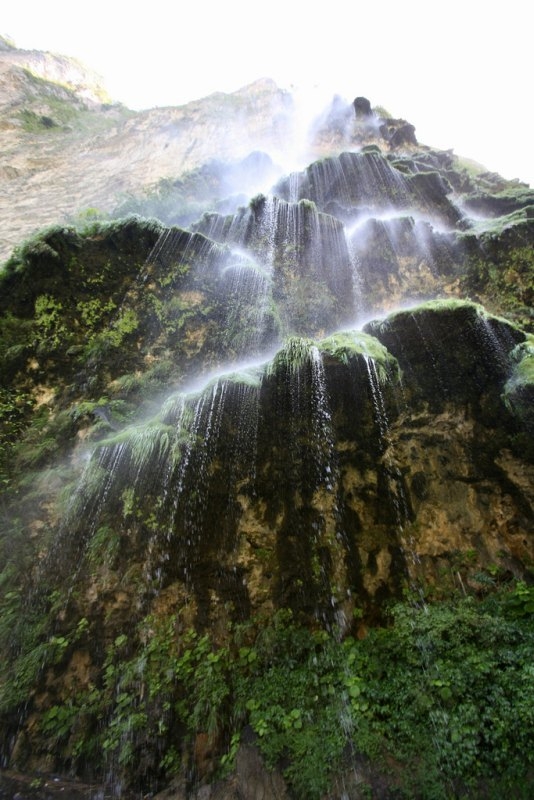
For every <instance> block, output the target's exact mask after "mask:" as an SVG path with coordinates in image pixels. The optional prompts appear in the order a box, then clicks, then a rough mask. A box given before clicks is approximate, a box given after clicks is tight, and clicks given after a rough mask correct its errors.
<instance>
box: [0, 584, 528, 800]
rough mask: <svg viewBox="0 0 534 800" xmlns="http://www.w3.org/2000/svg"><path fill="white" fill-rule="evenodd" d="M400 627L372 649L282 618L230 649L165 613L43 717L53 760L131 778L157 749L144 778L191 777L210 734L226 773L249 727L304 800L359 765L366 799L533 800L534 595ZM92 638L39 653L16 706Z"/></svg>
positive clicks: (59, 641)
mask: <svg viewBox="0 0 534 800" xmlns="http://www.w3.org/2000/svg"><path fill="white" fill-rule="evenodd" d="M13 608H15V607H14V606H13ZM13 613H16V611H15V612H13ZM390 620H391V623H390V625H389V627H386V628H379V629H373V630H371V631H370V632H369V633H368V635H367V637H366V638H364V639H362V640H358V639H354V638H351V637H348V638H346V639H345V640H343V641H339V640H338V638H337V637H336V635H335V632H333V634H328V633H326V632H325V631H322V630H309V629H308V628H305V627H302V626H301V625H299V624H298V622H297V621H296V620H295V619H294V618H293V616H292V614H291V612H289V611H286V610H280V611H279V612H277V613H276V614H275V615H274V616H273V617H272V618H271V619H270V620H266V619H255V620H251V621H249V622H248V623H244V624H242V625H238V626H235V627H234V628H233V629H232V630H231V631H230V632H229V635H227V637H226V639H225V643H224V644H218V645H217V644H216V643H215V641H214V640H213V639H212V637H211V636H210V635H209V634H203V635H201V634H199V633H196V632H195V631H194V630H188V631H187V632H185V633H183V632H181V631H182V629H183V625H182V622H181V620H180V616H179V615H174V614H171V615H167V616H165V615H158V616H157V617H156V616H152V615H150V616H147V617H145V618H143V619H142V620H140V622H139V623H138V625H137V626H136V627H135V626H133V627H130V629H129V630H128V632H127V633H126V632H124V633H120V634H118V635H117V636H116V637H115V639H114V641H113V642H112V643H111V644H110V645H109V646H108V648H107V651H106V654H105V658H104V660H103V662H102V666H101V668H100V670H99V672H98V677H97V678H94V679H93V680H92V681H91V682H90V683H89V684H87V685H85V686H83V685H80V686H78V688H77V689H76V691H74V692H72V693H71V694H70V695H69V697H68V698H63V699H61V700H59V702H57V703H56V704H53V705H50V706H49V707H48V708H47V709H46V710H44V713H42V714H41V717H40V727H41V730H42V732H43V733H44V734H46V736H47V739H48V742H49V744H48V747H49V748H50V750H51V751H53V752H56V753H65V754H67V753H68V754H69V756H68V757H69V758H73V759H74V763H80V764H81V763H84V762H85V761H86V760H87V759H91V758H92V757H94V756H95V754H96V753H103V754H104V756H105V760H107V761H112V762H113V763H114V764H115V765H117V767H118V769H119V771H123V772H124V773H125V774H129V775H130V776H131V775H132V774H136V769H137V767H138V766H139V762H140V759H141V753H143V756H142V759H141V760H142V762H143V769H144V771H145V774H144V775H142V774H141V773H140V770H137V773H138V774H137V775H136V779H137V780H139V781H140V782H141V784H140V785H142V786H144V787H145V788H146V787H147V785H152V786H154V785H157V781H158V780H161V779H166V780H168V779H169V778H170V777H171V776H172V775H173V774H176V773H178V772H180V770H181V769H183V764H184V761H183V759H184V758H187V757H189V758H190V757H192V750H193V745H194V742H195V740H196V738H197V737H198V736H199V735H200V736H204V737H207V739H208V740H209V741H210V742H211V746H212V748H213V749H214V751H215V752H216V753H217V756H216V759H215V763H214V765H213V768H214V769H216V770H217V771H218V774H219V775H222V774H224V773H225V772H226V771H227V770H228V769H229V768H231V766H232V758H233V756H234V755H235V753H236V751H237V747H238V745H239V740H240V736H241V732H242V730H243V728H244V726H245V725H247V724H248V725H249V726H250V727H251V729H252V730H253V731H254V734H255V737H256V743H257V746H258V747H259V749H260V751H261V753H262V754H263V756H264V759H265V762H266V764H267V765H268V767H269V768H271V769H272V768H278V769H281V770H282V771H283V773H284V776H285V778H286V780H287V782H288V784H289V785H290V787H291V790H292V793H293V795H294V796H295V797H296V798H299V799H301V800H314V799H318V798H320V797H321V796H323V795H324V793H325V792H326V791H327V790H328V787H329V786H330V784H331V781H332V780H333V778H334V775H336V773H337V774H343V770H344V769H347V770H348V771H349V772H350V770H351V763H352V759H354V762H357V763H359V764H360V771H361V776H360V777H361V781H362V786H361V787H360V788H361V791H362V794H361V795H358V796H361V797H364V796H367V795H366V794H365V792H366V791H367V792H369V793H370V795H371V796H372V791H373V787H374V785H375V784H376V785H379V784H380V785H382V786H384V784H385V785H388V786H389V787H390V789H391V791H395V793H396V794H395V796H396V797H399V798H407V799H408V798H410V799H411V798H420V799H421V800H426V799H428V800H441V799H442V800H449V799H450V798H458V797H462V798H470V797H472V798H495V800H496V799H497V798H498V797H500V796H502V793H503V792H505V793H508V794H513V796H514V797H518V798H521V797H523V798H525V800H526V798H527V797H528V796H529V795H528V791H529V789H528V787H529V786H531V781H532V775H533V770H534V755H533V753H534V709H533V707H532V702H531V698H532V692H533V691H534V670H533V668H532V659H533V656H534V593H533V590H532V588H530V587H527V586H526V585H525V584H524V583H517V584H516V585H514V586H510V587H506V588H505V589H501V590H500V591H499V592H497V593H492V594H490V595H488V596H487V597H486V598H485V599H484V600H482V601H480V600H479V601H477V600H475V599H473V598H469V597H468V598H465V597H464V598H462V599H456V600H452V601H449V602H442V603H436V604H430V605H423V606H414V605H412V604H410V603H403V604H400V605H397V606H395V607H394V608H392V609H391V611H390ZM36 632H38V630H37V629H36ZM90 633H91V630H90V624H89V622H88V621H87V620H85V619H82V620H80V621H79V622H78V624H77V625H75V626H73V628H72V630H71V633H69V634H68V635H59V634H58V635H55V636H48V638H46V639H45V640H43V641H42V642H41V643H38V642H37V640H36V641H34V642H33V649H32V647H31V646H30V644H31V643H27V644H26V645H25V646H24V648H23V652H22V655H21V656H19V662H20V663H19V675H22V678H21V680H22V683H21V684H20V686H19V688H18V689H17V691H16V692H14V686H13V685H12V684H11V683H9V682H8V683H7V684H6V683H4V685H3V693H2V707H3V708H4V709H5V708H6V705H7V706H9V705H12V704H14V703H18V702H22V700H23V696H24V695H25V693H27V692H28V690H29V688H30V686H31V685H33V683H34V682H35V678H36V674H37V673H38V672H39V670H43V669H44V666H45V665H46V664H48V665H50V664H54V663H57V662H58V660H60V659H61V658H64V657H66V656H67V655H68V653H69V652H71V651H72V649H73V648H76V646H78V644H79V643H80V642H82V644H83V643H84V642H87V641H89V639H88V638H87V636H88V635H90ZM35 635H36V634H34V636H35ZM21 659H22V660H21ZM20 687H22V688H20ZM98 720H102V721H104V723H105V724H103V725H100V724H98ZM186 754H188V756H187V755H186ZM361 765H363V767H362V766H361ZM101 766H102V768H103V769H104V768H105V767H104V764H102V763H101ZM192 766H194V764H193V765H192ZM147 776H148V777H147ZM212 777H213V774H212ZM151 781H152V783H151Z"/></svg>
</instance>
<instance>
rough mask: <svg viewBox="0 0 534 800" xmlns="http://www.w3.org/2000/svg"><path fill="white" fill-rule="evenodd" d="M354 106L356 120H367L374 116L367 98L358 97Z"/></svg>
mask: <svg viewBox="0 0 534 800" xmlns="http://www.w3.org/2000/svg"><path fill="white" fill-rule="evenodd" d="M352 105H353V106H354V111H355V113H356V119H367V118H368V117H372V116H373V110H372V108H371V103H370V102H369V100H368V99H367V98H366V97H356V98H355V99H354V100H353V102H352Z"/></svg>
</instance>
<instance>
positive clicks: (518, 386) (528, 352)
mask: <svg viewBox="0 0 534 800" xmlns="http://www.w3.org/2000/svg"><path fill="white" fill-rule="evenodd" d="M511 360H512V364H513V367H512V374H511V375H510V377H509V379H508V381H507V382H506V384H505V386H504V393H503V399H504V402H505V404H506V406H507V408H508V409H509V410H510V411H512V413H513V414H515V415H516V416H517V417H519V419H521V420H522V421H523V422H524V423H525V424H526V425H527V428H528V430H529V431H534V336H529V337H528V338H527V340H526V341H525V342H523V343H521V344H518V345H517V346H516V347H515V348H514V350H512V353H511Z"/></svg>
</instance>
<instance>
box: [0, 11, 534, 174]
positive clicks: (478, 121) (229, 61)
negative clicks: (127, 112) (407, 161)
mask: <svg viewBox="0 0 534 800" xmlns="http://www.w3.org/2000/svg"><path fill="white" fill-rule="evenodd" d="M6 6H7V7H6ZM529 6H530V4H529V3H528V2H526V0H507V2H502V0H484V1H483V2H479V0H445V2H443V1H442V0H441V1H440V2H432V0H426V1H424V0H364V2H362V0H360V2H358V0H319V2H318V3H312V2H309V3H304V2H298V0H259V2H258V0H255V1H254V0H187V2H183V0H174V2H172V0H168V1H167V2H165V0H151V2H143V3H136V2H135V0H129V1H128V2H123V0H90V2H89V3H80V2H78V1H77V0H23V2H15V0H11V2H9V5H8V4H7V2H6V3H5V4H4V7H3V9H2V12H1V14H0V33H2V34H3V35H6V36H9V37H11V39H13V40H14V42H15V44H16V45H17V46H18V47H21V48H35V49H38V50H50V51H53V52H56V53H62V54H64V55H70V56H74V57H76V58H78V59H79V60H81V61H83V62H84V63H85V64H86V65H87V66H88V67H90V68H91V69H93V70H95V71H96V72H98V73H99V74H100V75H102V77H103V80H104V85H105V87H106V88H107V90H108V92H109V93H110V94H111V96H112V98H113V99H114V100H118V101H121V102H123V103H125V104H126V105H127V106H129V107H130V108H134V109H141V108H150V107H153V106H156V105H181V104H182V103H186V102H188V101H189V100H194V99H197V98H199V97H203V96H205V95H206V94H210V93H211V92H214V91H225V92H231V91H234V90H236V89H238V88H240V87H241V86H244V85H245V84H247V83H250V82H251V81H253V80H256V79H257V78H261V77H271V78H273V79H274V80H276V81H277V83H279V85H281V86H283V87H288V88H289V87H290V86H291V85H297V86H301V87H304V88H309V87H320V88H321V89H328V90H329V91H330V93H331V94H334V93H337V94H341V95H343V96H344V97H346V98H347V100H352V99H353V98H354V97H356V96H357V95H363V96H365V97H368V98H369V100H370V101H371V104H372V105H382V106H384V107H385V108H386V109H388V111H390V113H391V114H392V115H393V116H398V117H403V118H404V119H407V120H408V121H409V122H411V123H412V124H414V125H415V127H416V135H417V137H418V140H419V141H420V142H421V143H424V144H428V145H432V146H434V147H438V148H442V149H450V148H453V149H454V151H455V152H456V153H457V154H459V155H463V156H466V157H469V158H473V159H475V160H476V161H479V162H481V163H482V164H484V165H485V166H486V167H488V169H490V170H493V171H496V172H499V173H501V174H502V175H503V176H504V177H506V178H519V179H520V180H522V181H525V182H527V183H530V184H531V185H532V186H533V187H534V147H533V144H532V138H533V130H534V103H533V100H532V80H533V77H534V70H533V66H532V65H533V44H534V42H533V29H532V23H531V18H530V13H531V12H530V9H529ZM318 110H319V109H318Z"/></svg>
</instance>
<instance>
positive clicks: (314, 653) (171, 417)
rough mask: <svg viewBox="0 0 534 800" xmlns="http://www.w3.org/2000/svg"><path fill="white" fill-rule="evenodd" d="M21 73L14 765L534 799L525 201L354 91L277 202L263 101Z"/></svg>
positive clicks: (5, 406) (13, 420) (3, 311)
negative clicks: (65, 112)
mask: <svg viewBox="0 0 534 800" xmlns="http://www.w3.org/2000/svg"><path fill="white" fill-rule="evenodd" d="M17 52H18V51H16V52H15V53H12V52H11V50H10V48H9V47H6V48H5V49H4V50H2V51H1V52H0V60H1V58H3V57H4V56H6V53H7V56H6V59H7V60H6V61H4V62H2V63H3V64H4V67H5V69H6V70H7V69H8V68H7V67H6V64H7V63H8V62H9V64H10V66H9V70H10V72H9V75H10V77H8V78H5V79H6V80H7V81H8V82H9V84H10V85H13V86H15V85H16V86H17V87H18V88H17V90H16V91H14V90H13V91H14V93H13V96H12V100H11V101H10V102H11V106H10V108H11V111H10V112H9V114H8V115H7V116H6V123H5V127H4V130H3V132H2V135H3V136H4V134H5V137H6V141H12V143H13V148H14V150H13V153H15V151H16V153H17V158H18V159H19V160H18V161H17V158H14V159H13V164H15V165H16V164H19V167H16V166H15V167H14V169H15V170H17V169H18V170H19V171H18V172H16V174H15V173H13V175H12V177H11V178H9V180H8V181H7V184H8V186H9V188H8V191H7V194H6V195H5V196H4V201H5V202H6V207H7V206H8V205H9V202H8V196H9V193H10V192H13V193H14V194H13V195H12V196H11V200H10V202H11V204H12V205H13V207H15V205H18V208H17V213H21V214H22V217H21V223H20V224H21V227H20V228H19V230H20V231H24V225H25V224H26V223H25V222H24V214H25V213H27V221H28V225H29V220H30V218H32V219H33V218H34V217H33V212H34V211H35V209H36V208H37V207H38V206H39V207H41V206H46V211H43V217H42V218H41V217H38V219H39V221H40V222H39V224H41V222H42V223H48V222H54V223H55V224H54V225H53V226H52V227H48V228H45V229H43V230H40V231H39V232H38V233H36V234H35V235H34V236H32V237H31V238H30V239H28V240H27V241H25V242H23V243H22V242H21V243H19V245H18V247H17V248H16V249H15V251H14V252H13V254H12V255H11V257H10V258H9V259H8V260H7V261H6V263H5V265H4V267H3V270H2V271H1V272H0V315H1V316H0V325H1V327H0V361H1V364H2V376H3V379H2V385H1V387H0V391H1V394H0V401H1V404H0V414H1V421H2V429H1V438H0V470H1V472H0V477H1V480H2V487H3V489H2V503H3V505H2V511H3V513H2V522H1V525H2V528H1V539H0V545H1V548H2V550H1V552H2V562H3V564H4V568H3V570H2V573H1V585H2V604H3V606H2V607H3V611H2V618H1V619H2V623H1V627H0V637H1V641H2V647H3V652H4V653H5V659H4V661H3V663H2V665H1V683H0V715H1V717H0V718H1V725H2V737H1V746H2V750H1V753H2V756H1V757H2V762H1V763H2V765H3V766H4V767H10V768H11V769H13V770H14V769H18V770H23V771H25V772H26V773H32V774H34V773H35V774H39V775H43V774H52V773H56V772H58V773H61V774H63V775H66V774H69V775H70V776H71V777H73V778H78V779H84V780H85V781H86V783H85V784H83V785H82V784H81V783H78V784H75V786H74V787H72V786H71V787H69V786H68V785H67V784H64V785H63V788H65V789H66V790H67V791H71V792H72V793H73V796H84V797H85V796H88V795H89V796H90V794H91V791H92V790H91V789H90V788H88V787H89V786H90V785H91V784H94V783H95V782H98V783H99V785H100V786H101V791H102V792H110V793H112V794H114V796H123V795H124V796H129V795H132V796H138V795H139V793H145V794H146V793H147V792H150V793H156V792H158V791H162V790H165V793H164V794H163V795H162V796H165V797H175V798H196V799H197V800H201V798H223V797H224V798H238V797H247V798H249V797H250V798H252V797H259V796H263V797H266V798H282V797H296V798H325V799H326V798H342V797H347V796H348V797H351V798H354V800H356V799H357V798H360V797H362V798H363V797H366V796H373V797H377V798H381V797H384V798H385V797H391V796H394V795H395V796H399V797H421V798H430V797H440V798H447V797H454V796H473V797H488V798H489V797H493V796H498V793H499V792H503V791H512V792H516V793H518V792H520V791H523V789H525V787H528V786H529V784H530V783H531V778H532V772H531V770H532V767H531V762H530V760H529V757H527V756H526V755H525V753H528V752H530V751H531V750H532V743H533V741H534V725H533V720H532V713H531V709H530V701H529V693H530V692H531V691H532V688H533V687H532V674H531V667H530V663H531V657H532V653H533V642H534V628H533V617H532V612H533V610H534V590H533V589H532V588H531V587H532V583H533V576H532V564H533V563H534V537H533V535H532V534H533V532H534V480H533V479H534V449H533V446H532V435H533V433H534V416H533V412H532V408H533V404H532V400H533V398H534V375H533V369H532V365H533V363H534V349H533V347H534V346H533V339H532V335H533V330H532V325H533V322H532V297H533V291H534V270H533V267H534V258H533V255H532V253H533V250H532V244H533V240H534V217H533V212H532V209H533V208H534V193H533V192H532V190H530V189H529V188H528V187H526V186H523V185H521V184H518V183H514V182H512V183H510V182H506V181H504V180H503V179H502V178H500V177H499V176H498V175H495V174H493V173H489V172H487V171H485V170H484V169H483V168H479V167H476V166H473V164H472V162H467V161H464V160H462V159H461V158H459V157H457V156H456V155H454V153H452V152H441V151H437V150H435V149H433V148H431V147H428V146H425V145H421V144H420V143H418V141H417V137H416V132H415V128H414V126H413V125H411V124H410V123H408V122H406V121H405V120H398V119H391V118H390V117H389V116H388V115H387V113H386V112H384V111H383V110H381V109H373V108H372V107H371V104H370V103H369V101H367V100H366V99H365V98H362V97H357V98H356V99H355V101H354V102H353V103H348V102H345V101H343V100H341V99H340V98H334V99H333V101H332V103H331V105H330V106H329V107H328V108H327V109H324V110H322V111H321V110H317V114H316V115H315V118H314V121H313V124H312V125H311V127H310V128H309V130H308V134H307V138H306V141H305V143H304V144H305V148H304V147H300V143H299V147H297V148H296V149H295V152H296V151H297V150H299V151H300V152H303V151H304V150H306V151H307V152H308V153H309V154H311V158H310V160H309V162H307V163H304V164H302V163H301V164H300V165H299V166H298V168H296V169H295V170H294V171H289V172H288V173H285V172H284V167H283V162H282V158H283V155H284V149H286V150H287V147H289V137H290V134H291V132H292V131H293V130H294V127H293V112H294V106H293V104H292V103H293V101H292V100H291V98H289V97H288V96H287V95H285V94H284V93H281V92H280V91H279V90H278V89H277V88H276V87H275V86H274V85H272V84H271V83H270V82H260V83H258V84H254V85H252V86H251V87H246V88H245V89H243V90H242V91H241V92H238V93H236V94H234V95H229V96H225V95H214V96H212V97H210V98H206V99H204V100H203V101H198V103H194V104H189V105H188V106H185V107H183V108H181V109H155V110H152V111H148V112H143V113H142V114H136V115H132V114H131V113H130V112H127V111H126V110H125V109H123V108H121V107H117V106H111V107H109V108H103V107H101V106H99V105H98V100H97V97H95V95H94V94H93V95H92V96H91V97H89V98H85V99H82V98H81V96H80V90H79V88H77V87H78V86H79V84H76V86H74V81H75V80H78V78H76V77H71V78H69V85H68V86H66V87H64V88H61V89H60V88H58V86H57V84H56V83H55V82H54V81H55V80H56V79H55V78H54V81H52V80H51V78H50V75H51V73H50V72H48V73H46V75H45V73H44V72H43V76H44V77H39V79H38V81H37V79H36V78H35V75H34V74H33V72H34V71H35V69H36V66H35V65H36V64H37V63H41V61H40V59H39V58H37V56H31V58H30V56H24V58H27V59H29V61H24V59H23V58H22V56H21V55H20V54H19V55H17ZM14 56H16V59H14ZM17 59H19V61H20V64H19V63H18V62H17V64H16V65H15V61H16V60H17ZM52 61H53V62H54V63H55V64H56V67H57V68H58V69H59V66H58V65H61V64H62V63H63V62H62V61H61V59H60V60H58V61H57V63H56V61H54V59H53V58H52ZM22 63H24V64H26V66H25V67H24V68H23V67H22V66H21V65H22ZM27 64H29V66H27ZM24 70H26V72H25V71H24ZM29 70H32V71H33V72H31V74H30V72H29ZM3 74H4V75H7V74H8V73H7V72H4V73H3ZM54 74H57V73H54ZM69 74H70V73H69ZM61 75H63V77H64V79H65V73H64V72H61ZM36 81H37V84H38V87H39V92H38V93H37V94H38V97H37V94H35V95H32V97H33V99H31V98H30V88H29V87H30V86H35V85H36ZM82 83H83V84H84V85H86V84H88V81H85V79H84V80H83V81H82ZM73 86H74V88H73ZM32 91H33V89H32ZM84 91H85V90H84ZM58 92H59V94H58ZM58 97H60V98H61V102H62V104H63V105H62V108H63V107H64V106H65V104H67V105H68V108H69V109H71V110H72V109H73V108H76V109H77V111H76V114H77V116H76V121H75V122H74V123H72V124H70V128H71V129H70V130H66V129H65V126H66V123H65V122H64V120H63V121H62V120H61V119H60V116H59V114H58V112H57V111H55V112H54V107H55V106H54V103H53V102H52V99H53V98H56V99H57V98H58ZM43 98H48V99H47V100H46V102H45V100H44V99H43ZM32 103H33V105H32ZM46 103H48V105H46ZM95 103H96V105H95ZM26 112H28V113H26ZM30 112H31V114H33V116H32V117H31V125H32V126H33V128H32V131H28V130H27V129H26V128H27V126H28V124H29V122H28V120H29V119H30V117H29V116H28V114H29V113H30ZM54 114H55V116H54ZM82 119H83V125H82V123H81V120H82ZM273 119H274V121H275V124H273ZM25 120H26V121H25ZM45 120H51V122H48V121H45ZM102 120H107V121H106V122H105V125H104V124H103V122H102ZM244 121H246V130H247V132H246V136H245V137H239V138H238V137H237V135H236V131H238V130H242V128H243V126H244ZM35 125H37V127H38V130H35ZM100 125H103V127H101V128H100V129H99V131H98V133H97V132H96V131H97V128H98V126H100ZM24 126H26V128H25V127H24ZM41 128H42V130H41ZM45 129H46V130H45ZM25 130H26V133H24V131H25ZM25 135H27V136H28V137H29V138H28V139H27V140H26V144H24V146H23V140H24V136H25ZM9 137H11V139H10V138H9ZM54 137H56V138H54ZM85 137H86V138H85ZM82 140H83V141H85V142H87V149H86V150H83V149H82V150H80V143H81V142H82ZM48 148H49V149H48ZM60 150H61V152H62V153H63V156H62V158H61V159H60V158H59V152H60ZM37 152H40V153H41V155H40V158H41V162H40V165H39V166H38V167H35V165H34V167H31V163H30V162H31V159H33V158H35V157H36V156H35V154H36V153H37ZM75 152H77V153H78V157H77V158H74V153H75ZM80 152H82V156H83V157H82V158H80ZM32 153H33V155H31V154H32ZM23 154H24V155H23ZM24 159H28V160H27V161H24ZM97 164H98V165H100V166H99V168H97ZM4 169H7V165H4ZM31 169H35V172H34V173H33V177H32V178H30V177H29V176H30V170H31ZM6 174H7V173H6ZM161 178H165V181H163V182H161ZM73 184H75V185H76V194H75V195H74V194H73V193H72V189H71V188H70V187H72V185H73ZM259 185H261V186H263V187H264V188H263V191H262V192H260V193H258V192H257V188H258V186H259ZM17 186H18V190H17ZM120 186H122V190H127V191H128V192H129V193H130V194H129V196H128V198H126V199H124V198H123V199H122V200H121V202H118V191H119V188H118V187H120ZM17 193H18V194H20V196H21V197H23V201H21V203H18V204H15V203H14V200H13V198H14V197H15V195H16V194H17ZM253 193H255V194H254V195H253V196H251V195H252V194H253ZM45 197H46V203H44V202H43V198H45ZM67 197H68V204H67V205H65V203H67ZM93 202H95V203H96V204H97V205H98V207H99V209H97V210H96V211H95V213H89V214H88V213H87V212H86V213H85V214H79V212H80V211H83V209H84V208H85V209H87V206H91V205H92V204H93ZM22 203H27V205H26V206H24V205H22V209H21V204H22ZM67 207H68V209H69V214H73V215H74V216H76V219H75V220H72V223H71V224H67V223H66V222H65V221H64V220H63V218H62V215H63V213H64V211H65V209H66V208H67ZM126 211H130V212H132V211H135V212H136V213H135V214H130V215H128V216H124V215H123V214H124V213H125V212H126ZM104 212H105V213H104ZM11 214H13V217H10V215H9V213H8V214H7V216H6V220H7V223H6V225H7V227H6V230H7V231H8V234H7V237H8V238H9V236H14V235H15V234H14V230H15V228H14V227H13V228H12V232H11V233H9V229H10V219H14V215H15V210H14V208H13V210H12V211H11ZM147 214H148V215H149V217H147V216H146V215H147ZM114 215H116V218H112V217H113V216H114ZM104 217H106V218H105V219H104ZM156 217H157V218H156ZM429 730H432V736H431V737H430V736H429V735H428V731H429ZM4 779H5V781H6V783H5V785H6V786H8V787H10V786H12V785H14V784H12V783H11V782H12V781H15V776H13V775H12V774H10V775H5V778H4ZM19 780H20V778H19ZM44 780H45V779H42V778H39V781H41V782H40V783H39V781H38V782H37V783H36V784H35V785H34V787H33V789H34V791H35V792H36V793H38V794H39V793H40V794H39V796H44V795H46V792H47V791H48V789H47V786H46V783H45V782H44V783H43V781H44ZM17 785H19V784H17ZM6 791H7V790H6ZM21 791H22V790H21ZM24 791H26V790H24ZM525 791H526V789H525ZM518 796H520V795H518Z"/></svg>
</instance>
